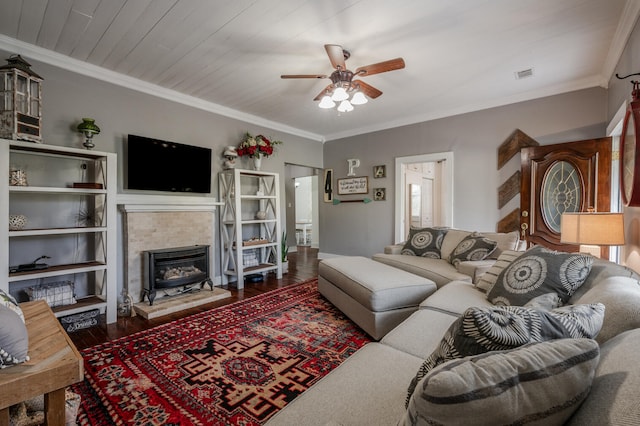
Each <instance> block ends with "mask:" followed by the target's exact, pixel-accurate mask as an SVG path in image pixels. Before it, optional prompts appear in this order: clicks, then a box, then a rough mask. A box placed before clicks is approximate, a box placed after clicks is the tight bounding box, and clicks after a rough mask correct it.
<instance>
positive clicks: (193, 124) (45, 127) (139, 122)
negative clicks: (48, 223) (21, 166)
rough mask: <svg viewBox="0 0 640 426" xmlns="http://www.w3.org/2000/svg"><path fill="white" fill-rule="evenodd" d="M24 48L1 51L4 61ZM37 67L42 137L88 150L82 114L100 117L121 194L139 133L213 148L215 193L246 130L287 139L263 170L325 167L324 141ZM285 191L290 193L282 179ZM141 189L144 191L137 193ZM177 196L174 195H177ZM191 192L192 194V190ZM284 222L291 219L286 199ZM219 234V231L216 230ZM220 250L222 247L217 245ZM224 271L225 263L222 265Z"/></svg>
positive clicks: (101, 138) (244, 163)
mask: <svg viewBox="0 0 640 426" xmlns="http://www.w3.org/2000/svg"><path fill="white" fill-rule="evenodd" d="M15 53H20V52H6V51H3V50H0V59H1V60H2V63H3V64H4V63H5V59H6V58H8V57H9V56H10V55H12V54H15ZM25 59H26V60H27V61H28V62H29V63H31V65H32V69H33V70H34V71H35V72H36V73H38V74H39V75H40V76H42V77H43V78H44V82H43V95H42V96H43V113H42V123H43V124H42V135H43V141H44V143H47V144H51V145H60V146H69V147H77V148H82V137H81V135H80V134H79V133H77V132H76V131H75V128H76V126H77V125H78V124H79V123H80V122H81V121H82V117H91V118H95V119H96V124H98V126H99V127H100V129H101V133H100V134H99V135H98V136H96V137H95V138H94V140H95V143H96V147H95V150H97V151H107V152H116V153H117V154H118V155H119V156H118V192H119V193H122V192H124V191H123V188H122V185H123V184H122V182H123V181H124V179H123V173H122V164H123V161H122V160H123V155H122V149H123V140H124V138H125V137H126V135H127V134H129V133H131V134H138V135H141V136H147V137H152V138H158V139H164V140H169V141H173V142H179V143H185V144H190V145H197V146H204V147H209V148H212V150H213V159H212V164H213V176H212V194H211V196H213V197H215V198H217V197H218V179H217V173H218V172H219V171H220V170H221V169H222V158H221V154H222V152H223V150H224V147H226V146H227V145H238V143H239V142H240V140H241V138H242V136H243V135H244V133H245V132H247V131H248V132H250V133H252V134H254V135H255V134H260V133H263V134H265V135H266V136H271V137H274V138H276V139H278V140H281V141H283V145H281V146H280V147H279V149H278V152H277V153H276V155H274V156H272V157H270V158H268V159H264V160H263V162H262V168H263V170H266V171H274V172H278V173H280V176H281V177H282V176H284V170H285V167H284V165H285V163H295V164H301V165H306V166H310V167H319V168H321V167H322V143H320V142H318V141H313V140H309V139H305V138H303V137H299V136H294V135H290V134H286V133H283V132H279V131H275V130H272V129H268V128H265V127H260V126H256V125H253V124H251V123H247V122H243V121H240V120H237V119H233V118H228V117H224V116H221V115H217V114H213V113H210V112H207V111H203V110H200V109H197V108H192V107H189V106H186V105H184V104H181V103H177V102H172V101H169V100H166V99H162V98H159V97H155V96H151V95H148V94H145V93H141V92H138V91H136V90H131V89H127V88H124V87H121V86H118V85H115V84H111V83H108V82H104V81H100V80H97V79H93V78H90V77H86V76H83V75H80V74H76V73H73V72H70V71H67V70H64V69H61V68H58V67H55V66H51V65H48V64H45V63H41V62H39V61H37V60H35V59H33V58H29V57H26V56H25ZM237 164H238V167H244V168H250V167H251V166H250V163H249V160H248V159H238V162H237ZM280 187H281V188H280V189H281V191H280V193H281V194H283V195H284V193H285V191H284V180H283V179H282V178H281V182H280ZM136 193H144V192H142V191H137V192H136ZM172 195H174V194H172ZM187 195H189V194H187ZM282 198H283V199H282V201H281V211H282V212H283V218H282V226H283V229H284V226H285V223H286V208H285V200H284V197H282ZM121 223H122V222H121V219H120V220H119V223H118V229H119V235H118V240H119V241H118V244H119V246H118V256H119V260H118V271H119V274H118V287H119V289H118V294H120V291H121V289H122V281H123V276H124V272H123V266H122V265H123V260H122V252H123V242H122V225H121ZM216 232H217V230H216ZM216 248H217V245H216ZM217 270H218V271H219V265H218V266H217Z"/></svg>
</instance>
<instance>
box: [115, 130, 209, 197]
mask: <svg viewBox="0 0 640 426" xmlns="http://www.w3.org/2000/svg"><path fill="white" fill-rule="evenodd" d="M125 145H126V147H125V153H126V157H125V161H126V166H125V170H126V176H125V187H126V189H137V190H146V191H166V192H196V193H204V194H208V193H210V192H211V149H210V148H203V147H199V146H193V145H185V144H181V143H176V142H169V141H164V140H160V139H153V138H147V137H144V136H137V135H129V136H128V139H127V141H126V144H125Z"/></svg>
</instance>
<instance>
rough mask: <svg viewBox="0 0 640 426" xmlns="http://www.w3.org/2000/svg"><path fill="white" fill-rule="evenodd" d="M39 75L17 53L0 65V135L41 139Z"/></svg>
mask: <svg viewBox="0 0 640 426" xmlns="http://www.w3.org/2000/svg"><path fill="white" fill-rule="evenodd" d="M41 118H42V77H40V76H39V75H38V74H36V73H35V72H33V71H32V70H31V64H29V63H28V62H27V61H25V60H24V59H22V57H21V56H20V55H12V56H11V57H10V58H9V59H7V64H6V65H4V66H2V67H0V137H2V138H5V139H13V140H25V141H31V142H42V135H41V132H40V124H41Z"/></svg>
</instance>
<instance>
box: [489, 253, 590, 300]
mask: <svg viewBox="0 0 640 426" xmlns="http://www.w3.org/2000/svg"><path fill="white" fill-rule="evenodd" d="M592 265H593V256H590V255H588V254H580V253H564V252H558V251H554V250H549V249H547V248H544V247H540V246H536V247H533V248H531V249H529V250H527V251H526V252H525V253H524V254H522V255H521V256H520V257H518V258H517V259H515V260H514V261H513V262H511V264H510V265H509V266H508V267H506V268H505V269H504V270H503V271H502V272H501V273H500V275H498V278H497V280H496V284H495V285H494V286H493V288H492V289H491V290H490V291H489V292H488V293H487V300H489V301H490V302H491V303H493V304H494V305H513V306H523V305H525V304H526V303H527V302H529V301H530V300H531V299H533V298H535V297H538V296H541V295H543V294H547V293H551V292H555V293H557V294H558V296H560V299H561V300H562V302H563V303H567V302H568V301H569V298H570V297H571V296H572V295H573V293H575V291H576V290H577V289H578V288H579V287H580V286H581V285H582V284H583V283H584V281H585V280H586V279H587V277H588V276H589V273H590V272H591V266H592Z"/></svg>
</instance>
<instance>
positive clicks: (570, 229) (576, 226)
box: [560, 213, 624, 246]
mask: <svg viewBox="0 0 640 426" xmlns="http://www.w3.org/2000/svg"><path fill="white" fill-rule="evenodd" d="M560 242H561V243H568V244H584V245H598V246H620V245H624V216H623V214H622V213H564V214H563V215H562V221H561V223H560Z"/></svg>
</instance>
